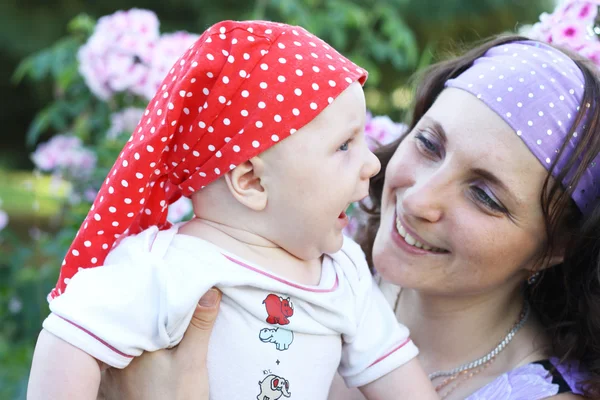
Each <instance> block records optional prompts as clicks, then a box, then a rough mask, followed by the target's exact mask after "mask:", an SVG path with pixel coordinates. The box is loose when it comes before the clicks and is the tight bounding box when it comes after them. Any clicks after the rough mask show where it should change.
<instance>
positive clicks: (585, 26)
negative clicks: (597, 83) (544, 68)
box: [526, 0, 600, 66]
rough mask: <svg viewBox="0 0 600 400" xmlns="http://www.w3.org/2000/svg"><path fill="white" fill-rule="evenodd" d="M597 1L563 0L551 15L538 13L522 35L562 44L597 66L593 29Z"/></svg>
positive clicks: (596, 40) (596, 48)
mask: <svg viewBox="0 0 600 400" xmlns="http://www.w3.org/2000/svg"><path fill="white" fill-rule="evenodd" d="M599 6H600V0H588V1H583V0H566V1H563V2H561V3H560V4H559V5H557V7H556V8H555V10H554V11H553V12H552V13H551V14H547V13H542V14H541V15H540V21H539V22H538V23H536V24H534V25H533V26H532V27H531V29H529V31H528V32H526V35H527V36H528V37H530V38H532V39H537V40H541V41H544V42H547V43H552V44H556V45H559V46H563V47H565V48H568V49H570V50H573V51H577V52H579V53H580V54H582V55H584V56H585V57H588V58H590V59H591V60H592V61H593V62H594V63H596V65H599V66H600V64H599V60H600V56H599V55H597V51H598V50H600V49H599V48H598V46H597V43H599V42H600V41H599V40H598V37H597V36H596V35H595V34H594V32H593V28H594V26H595V24H596V22H595V21H596V18H597V16H598V7H599Z"/></svg>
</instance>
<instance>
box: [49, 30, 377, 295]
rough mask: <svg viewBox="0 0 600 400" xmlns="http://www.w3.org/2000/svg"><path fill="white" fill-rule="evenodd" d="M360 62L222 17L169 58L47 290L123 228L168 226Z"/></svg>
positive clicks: (351, 78) (93, 261)
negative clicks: (173, 212) (174, 212)
mask: <svg viewBox="0 0 600 400" xmlns="http://www.w3.org/2000/svg"><path fill="white" fill-rule="evenodd" d="M366 79H367V72H366V71H365V70H363V69H361V68H359V67H358V66H356V65H355V64H353V63H352V62H351V61H349V60H348V59H347V58H345V57H344V56H342V55H340V54H339V53H338V52H337V51H336V50H335V49H333V48H332V47H330V46H329V45H327V43H325V42H324V41H322V40H321V39H319V38H317V37H316V36H314V35H312V34H310V33H309V32H307V31H306V30H305V29H303V28H301V27H297V26H289V25H284V24H279V23H274V22H265V21H246V22H235V21H224V22H220V23H218V24H216V25H214V26H212V27H211V28H209V29H208V30H207V31H205V32H204V33H203V34H202V36H201V37H200V39H199V40H198V41H197V42H196V43H195V44H194V45H193V46H192V47H190V49H188V50H187V52H186V53H185V54H184V55H183V56H182V57H181V58H180V59H179V60H178V61H177V62H176V63H175V65H174V66H173V68H172V69H171V71H170V72H169V74H168V75H167V77H166V78H165V80H164V81H163V85H162V87H161V88H160V89H159V91H158V92H157V93H156V95H155V96H154V98H153V99H152V100H151V101H150V103H149V104H148V107H147V108H146V111H145V114H144V117H142V120H141V121H140V122H139V124H138V126H137V128H136V130H135V131H134V132H133V135H132V136H131V138H130V140H129V142H128V143H127V144H126V145H125V147H124V148H123V150H122V152H121V154H120V155H119V157H118V158H117V161H116V162H115V164H114V166H113V167H112V169H111V171H110V172H109V174H108V176H107V177H106V180H105V181H104V183H103V185H102V187H101V188H100V191H99V193H98V195H97V197H96V200H95V201H94V204H93V205H92V207H91V209H90V212H89V213H88V215H87V217H86V218H85V220H84V221H83V224H82V226H81V228H80V229H79V231H78V232H77V235H76V237H75V239H74V241H73V243H72V244H71V247H70V248H69V251H68V253H67V255H66V257H65V260H64V261H63V265H62V268H61V271H60V277H59V280H58V283H57V285H56V287H55V288H54V289H53V290H52V292H51V293H50V295H49V299H53V298H55V297H57V296H59V295H60V294H62V293H63V292H64V291H65V288H66V287H67V285H68V283H69V280H70V278H71V277H72V276H73V275H74V274H75V273H76V272H77V271H78V269H79V268H90V267H95V266H98V265H102V263H103V262H104V259H105V257H106V255H107V254H108V252H109V251H110V249H111V248H112V247H113V245H114V244H115V242H116V241H117V239H118V238H119V237H121V236H122V235H132V234H136V233H139V232H140V231H142V230H144V229H146V228H148V227H150V226H154V225H155V226H158V227H159V228H160V229H167V228H169V227H170V224H169V222H168V221H167V211H168V207H169V204H171V203H173V202H175V201H176V200H177V199H179V198H180V197H181V196H188V197H189V196H190V195H191V194H192V193H194V192H196V191H198V190H200V189H202V188H203V187H204V186H206V185H208V184H209V183H211V182H213V181H215V180H216V179H218V178H220V177H221V176H222V175H224V174H225V173H226V172H227V171H229V170H231V169H232V168H234V167H235V166H237V165H239V164H241V163H243V162H245V161H247V160H249V159H250V158H252V157H254V156H256V155H258V154H260V153H262V152H263V151H265V150H267V149H268V148H269V147H271V146H273V145H274V144H275V143H277V142H278V141H280V140H283V139H285V138H286V137H288V136H289V135H291V134H293V133H294V132H295V131H297V130H298V129H300V128H302V127H303V126H304V125H306V124H307V123H308V122H310V121H311V120H313V119H314V118H315V117H316V116H317V115H319V113H320V112H321V111H323V110H324V109H325V107H327V106H328V105H329V104H330V103H331V102H333V100H334V99H335V98H336V97H337V96H338V95H339V94H340V93H342V92H343V91H344V89H346V88H347V87H348V86H349V85H350V84H351V83H353V82H356V81H358V82H360V83H361V84H363V83H364V82H365V80H366Z"/></svg>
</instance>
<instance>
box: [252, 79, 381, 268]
mask: <svg viewBox="0 0 600 400" xmlns="http://www.w3.org/2000/svg"><path fill="white" fill-rule="evenodd" d="M365 117H366V106H365V98H364V94H363V91H362V87H361V86H360V84H358V83H353V84H352V85H350V86H349V87H348V88H347V89H346V90H345V91H344V92H343V93H342V94H341V95H340V96H338V98H337V99H336V100H335V101H334V102H333V103H331V104H330V105H329V107H327V108H326V109H325V110H324V111H323V112H322V113H321V114H320V115H319V116H318V117H317V118H315V119H314V120H313V121H311V122H310V123H309V124H308V125H306V126H305V127H303V128H302V129H300V130H298V132H296V133H295V134H294V135H292V136H291V137H289V138H287V139H286V140H284V141H282V142H281V143H279V144H277V145H276V146H273V147H272V148H271V149H269V150H268V151H266V152H265V153H263V154H262V155H261V156H260V157H261V158H262V159H263V160H264V162H265V174H264V176H263V177H262V178H261V183H262V184H263V186H264V187H265V188H266V190H267V193H268V205H267V209H266V210H265V211H267V213H268V216H267V217H268V218H270V221H271V222H270V223H269V229H270V235H269V236H270V239H271V240H273V241H274V242H275V243H277V244H278V245H279V246H281V247H283V248H284V249H286V250H287V251H289V252H290V253H292V254H293V255H294V256H296V257H298V258H301V259H313V258H317V257H320V256H321V255H322V254H323V253H333V252H336V251H338V250H339V249H340V247H341V245H342V240H343V239H342V229H343V228H344V227H345V226H346V225H347V222H348V220H347V217H346V215H345V213H344V211H345V210H346V208H347V207H348V205H349V204H350V203H353V202H355V201H358V200H361V199H363V198H364V197H365V196H367V194H368V190H369V178H371V177H372V176H373V175H375V174H376V173H377V172H378V171H379V169H380V163H379V160H378V159H377V157H375V155H374V154H373V153H372V152H371V151H370V150H369V149H368V147H367V143H366V141H365V137H364V125H365Z"/></svg>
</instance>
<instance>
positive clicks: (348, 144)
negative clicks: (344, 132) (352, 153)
mask: <svg viewBox="0 0 600 400" xmlns="http://www.w3.org/2000/svg"><path fill="white" fill-rule="evenodd" d="M349 147H350V141H349V140H347V141H346V142H344V144H342V145H341V146H340V147H339V148H338V150H340V151H348V148H349Z"/></svg>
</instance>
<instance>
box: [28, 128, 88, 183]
mask: <svg viewBox="0 0 600 400" xmlns="http://www.w3.org/2000/svg"><path fill="white" fill-rule="evenodd" d="M31 160H32V161H33V163H34V164H35V166H36V167H37V168H39V169H40V170H42V171H45V172H52V173H65V174H67V175H69V176H70V177H73V178H77V179H82V178H87V177H89V176H90V175H91V173H92V171H93V170H94V168H95V167H96V154H95V153H94V152H93V151H91V150H88V149H86V148H85V147H83V144H82V143H81V139H79V138H78V137H74V136H68V135H56V136H54V137H52V138H51V139H50V140H49V141H47V142H46V143H41V144H40V145H39V146H38V147H37V149H36V150H35V152H34V153H33V154H32V155H31Z"/></svg>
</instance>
